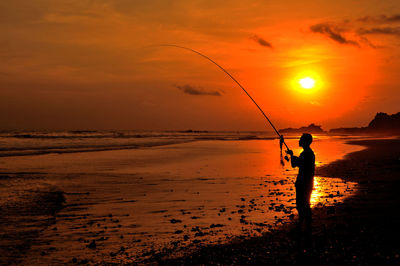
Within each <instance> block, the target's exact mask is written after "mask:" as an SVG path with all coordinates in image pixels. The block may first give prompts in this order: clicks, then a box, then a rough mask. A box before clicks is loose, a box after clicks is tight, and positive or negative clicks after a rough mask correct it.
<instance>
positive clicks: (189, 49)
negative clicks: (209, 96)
mask: <svg viewBox="0 0 400 266" xmlns="http://www.w3.org/2000/svg"><path fill="white" fill-rule="evenodd" d="M157 46H166V47H175V48H180V49H184V50H187V51H190V52H193V53H195V54H198V55H200V56H202V57H203V58H205V59H207V60H209V61H210V62H212V63H213V64H214V65H216V66H217V67H219V68H220V69H221V70H222V71H224V73H225V74H227V75H228V76H229V77H230V78H231V79H232V80H233V81H234V82H235V83H236V84H237V85H238V86H239V87H240V88H241V89H242V90H243V91H244V92H245V93H246V95H247V96H249V98H250V99H251V100H252V101H253V103H254V104H255V105H256V106H257V108H258V110H260V112H261V114H262V115H263V116H264V117H265V119H267V121H268V122H269V124H270V125H271V127H272V128H273V129H274V130H275V132H276V134H277V135H278V136H279V139H280V146H281V149H282V144H285V146H286V149H287V150H289V147H288V145H287V144H286V143H285V141H284V139H283V136H282V135H281V134H279V132H278V130H277V129H276V128H275V126H274V124H272V122H271V120H269V118H268V116H267V115H266V114H265V113H264V111H263V110H262V109H261V107H260V106H259V105H258V104H257V103H256V101H255V100H254V99H253V97H251V95H250V94H249V93H248V92H247V90H246V89H245V88H244V87H243V86H242V85H241V84H240V83H239V81H237V80H236V79H235V78H234V77H233V76H232V75H231V74H230V73H229V72H228V71H226V70H225V69H224V68H223V67H222V66H220V65H219V64H218V63H217V62H215V61H214V60H212V59H211V58H210V57H208V56H206V55H204V54H202V53H200V52H198V51H196V50H193V49H191V48H187V47H184V46H179V45H175V44H160V45H157Z"/></svg>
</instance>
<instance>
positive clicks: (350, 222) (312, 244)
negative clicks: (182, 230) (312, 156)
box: [159, 139, 400, 265]
mask: <svg viewBox="0 0 400 266" xmlns="http://www.w3.org/2000/svg"><path fill="white" fill-rule="evenodd" d="M349 143H351V144H354V145H363V146H365V147H366V148H367V149H364V150H361V151H356V152H353V153H350V154H348V155H347V156H345V158H344V159H341V160H337V161H335V162H333V163H330V164H328V165H324V166H321V167H319V168H318V169H317V174H318V175H321V176H328V177H329V176H335V177H337V176H340V177H342V178H343V179H344V180H351V181H356V182H357V183H358V184H359V188H358V191H357V192H356V193H355V194H354V195H353V196H351V197H349V198H347V199H345V200H344V201H343V202H342V203H339V204H336V205H335V206H330V207H322V208H321V207H314V208H313V225H312V234H311V235H310V236H307V235H304V233H299V232H298V231H297V230H295V225H294V223H289V224H286V225H283V226H281V227H278V228H277V229H276V230H273V231H271V232H269V233H266V234H265V235H263V236H261V237H254V238H249V239H246V240H238V241H235V242H232V243H229V244H226V245H214V246H209V247H205V248H203V249H201V250H199V251H197V252H195V253H193V254H190V255H189V256H184V257H180V258H175V259H165V257H164V258H162V257H160V258H159V262H160V263H161V264H164V263H167V264H260V263H261V264H266V265H293V264H299V265H378V264H384V265H398V264H399V262H400V257H399V256H400V242H399V236H400V229H399V226H398V224H399V219H400V215H399V212H398V206H399V203H400V196H399V195H400V194H399V189H400V182H399V180H400V179H399V177H400V175H399V173H400V163H399V160H400V140H399V139H391V140H388V139H386V140H362V141H351V142H349ZM308 237H309V238H308ZM164 255H165V254H164Z"/></svg>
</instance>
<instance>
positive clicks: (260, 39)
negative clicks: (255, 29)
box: [250, 35, 272, 48]
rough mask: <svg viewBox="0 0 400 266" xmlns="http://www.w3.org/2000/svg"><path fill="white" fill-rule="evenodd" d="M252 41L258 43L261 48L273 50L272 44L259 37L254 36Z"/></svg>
mask: <svg viewBox="0 0 400 266" xmlns="http://www.w3.org/2000/svg"><path fill="white" fill-rule="evenodd" d="M250 39H252V40H254V41H256V42H257V43H258V44H259V45H261V46H264V47H269V48H272V44H271V43H270V42H267V41H266V40H265V39H263V38H261V37H260V36H258V35H254V36H252V37H251V38H250Z"/></svg>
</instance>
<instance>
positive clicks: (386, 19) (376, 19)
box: [358, 14, 400, 24]
mask: <svg viewBox="0 0 400 266" xmlns="http://www.w3.org/2000/svg"><path fill="white" fill-rule="evenodd" d="M358 21H360V22H364V23H379V24H382V23H397V22H400V14H396V15H391V16H387V15H380V16H365V17H362V18H359V19H358Z"/></svg>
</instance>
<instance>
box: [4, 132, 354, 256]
mask: <svg viewBox="0 0 400 266" xmlns="http://www.w3.org/2000/svg"><path fill="white" fill-rule="evenodd" d="M289 142H290V143H289V144H290V146H291V147H296V142H297V140H295V139H292V140H289ZM343 142H344V141H343V140H342V139H332V138H321V139H318V138H317V139H316V140H315V152H316V153H317V155H318V162H317V163H318V165H324V164H327V163H329V162H332V161H333V160H334V159H336V158H340V157H341V156H342V155H344V154H346V153H348V152H351V151H356V150H360V149H362V147H360V146H353V145H346V144H344V143H343ZM277 144H278V143H277V140H251V141H220V140H213V141H198V142H190V143H181V144H175V145H167V146H159V147H152V148H144V149H133V150H132V149H130V150H113V151H96V152H92V153H87V152H86V153H63V154H45V155H38V156H32V155H28V156H17V157H4V158H3V159H2V171H3V174H2V179H1V180H0V183H1V186H0V189H1V191H0V192H1V195H2V198H1V200H0V206H1V207H2V220H0V223H1V225H2V230H1V237H2V239H1V241H0V249H1V250H2V251H4V252H0V260H1V261H3V262H16V263H22V264H65V263H87V262H88V263H94V264H98V263H137V262H143V260H145V259H150V260H152V259H154V258H156V255H155V254H162V253H167V254H174V256H177V255H179V254H188V253H190V252H192V251H193V250H197V249H199V248H201V247H203V246H208V245H210V244H219V245H221V244H223V243H227V242H232V241H234V240H233V239H247V238H251V237H255V236H262V235H263V234H266V233H267V232H269V231H270V230H271V229H273V228H275V227H276V226H280V225H282V224H287V223H291V220H292V219H293V218H294V217H295V213H296V212H295V210H294V187H293V182H294V178H295V171H293V169H291V168H290V166H288V165H286V167H285V168H282V167H280V165H279V150H278V149H277ZM295 152H296V153H298V152H299V151H298V150H295ZM316 187H317V190H316V191H315V193H314V196H313V205H316V206H320V205H323V206H333V205H334V204H336V203H338V202H342V201H343V200H344V199H345V198H346V197H349V196H350V195H352V194H353V193H354V191H356V190H357V185H356V183H354V182H344V181H343V180H341V179H338V178H323V177H316ZM43 207H44V208H43ZM61 207H62V208H61Z"/></svg>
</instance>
